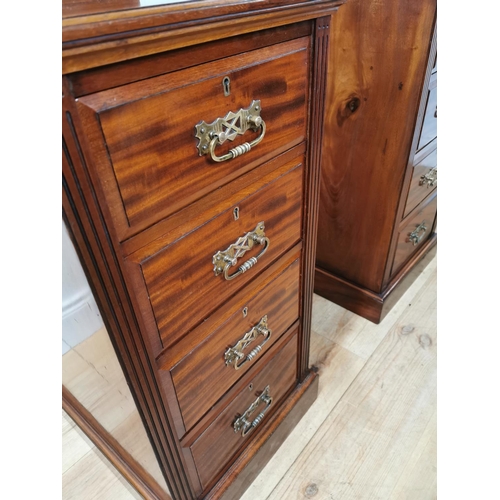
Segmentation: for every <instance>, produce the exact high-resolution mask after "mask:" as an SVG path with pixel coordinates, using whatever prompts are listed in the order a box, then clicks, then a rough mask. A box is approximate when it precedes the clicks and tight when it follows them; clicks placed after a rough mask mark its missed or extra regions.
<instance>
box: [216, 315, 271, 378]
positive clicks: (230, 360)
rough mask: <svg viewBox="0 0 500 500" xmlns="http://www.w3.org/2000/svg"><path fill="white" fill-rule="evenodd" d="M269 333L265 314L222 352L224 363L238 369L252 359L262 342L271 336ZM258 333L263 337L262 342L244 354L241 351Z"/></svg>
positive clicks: (259, 350) (262, 344) (257, 352)
mask: <svg viewBox="0 0 500 500" xmlns="http://www.w3.org/2000/svg"><path fill="white" fill-rule="evenodd" d="M271 333H272V332H271V330H269V329H268V328H267V315H266V316H263V317H262V318H261V320H260V321H259V322H258V323H257V324H256V325H255V326H254V327H252V329H251V330H250V331H248V332H247V333H245V335H244V336H243V338H242V339H241V340H238V342H237V343H236V344H235V345H234V346H233V347H231V348H230V349H228V350H227V351H226V352H225V353H224V359H225V361H226V365H227V366H230V365H232V366H233V367H234V369H235V370H239V369H240V368H241V367H242V366H243V365H244V364H245V363H249V362H250V361H252V360H253V359H254V358H255V357H256V356H257V355H258V354H259V353H260V352H261V351H262V348H263V346H264V344H265V343H266V342H267V341H268V340H269V339H270V338H271ZM260 335H262V336H263V337H264V340H263V341H262V343H261V344H259V345H258V346H257V347H255V348H254V349H252V350H251V351H250V352H249V353H248V354H247V355H245V354H244V353H243V351H244V350H245V349H246V348H247V347H248V346H249V345H250V344H251V343H252V342H253V341H254V340H255V339H256V338H257V337H259V336H260Z"/></svg>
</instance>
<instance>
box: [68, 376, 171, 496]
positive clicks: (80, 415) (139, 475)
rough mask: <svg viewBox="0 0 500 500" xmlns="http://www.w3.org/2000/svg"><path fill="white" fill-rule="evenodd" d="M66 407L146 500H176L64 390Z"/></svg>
mask: <svg viewBox="0 0 500 500" xmlns="http://www.w3.org/2000/svg"><path fill="white" fill-rule="evenodd" d="M62 403H63V404H62V407H63V410H64V411H65V412H66V413H67V414H68V415H69V416H70V417H71V418H72V419H73V421H74V422H75V423H76V425H78V427H80V429H81V430H82V431H83V432H84V433H85V434H86V435H87V436H88V438H89V439H90V440H91V441H92V442H93V443H94V444H95V446H96V447H97V448H98V449H99V450H100V451H101V453H102V454H103V455H104V456H105V457H106V458H107V459H108V460H109V461H110V462H111V463H112V464H113V466H114V467H115V468H116V469H117V470H118V471H119V472H120V474H121V475H122V476H123V477H124V478H125V479H126V480H127V481H128V482H129V483H130V484H131V485H132V486H133V487H134V488H135V489H136V490H137V491H138V492H139V493H140V494H141V496H142V497H143V498H144V499H145V500H172V499H171V498H170V495H168V494H167V493H165V492H164V491H163V490H162V488H160V486H159V485H158V483H157V482H156V481H155V480H154V478H153V477H152V476H151V475H150V474H149V473H148V472H147V471H146V470H144V468H143V467H142V466H141V465H140V464H139V463H138V462H137V461H136V460H135V459H134V458H133V457H132V456H131V455H130V454H129V453H128V452H127V450H125V449H124V448H123V446H121V445H120V443H119V442H118V441H117V440H116V439H115V438H114V437H113V436H112V435H111V434H110V433H109V432H108V431H107V430H106V429H105V428H104V427H103V426H102V425H101V424H100V423H99V422H98V421H97V420H96V419H95V418H94V417H93V416H92V414H91V413H90V412H89V411H88V410H87V409H86V408H85V407H84V406H83V405H82V404H81V403H80V402H79V401H78V400H77V399H76V398H75V397H74V396H73V394H71V392H70V391H68V389H66V388H65V387H64V386H63V388H62Z"/></svg>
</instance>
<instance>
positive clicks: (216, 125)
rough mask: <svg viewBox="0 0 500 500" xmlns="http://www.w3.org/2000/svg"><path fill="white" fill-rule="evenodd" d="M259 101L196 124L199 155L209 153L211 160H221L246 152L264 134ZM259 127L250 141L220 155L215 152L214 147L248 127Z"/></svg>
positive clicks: (260, 139) (243, 131)
mask: <svg viewBox="0 0 500 500" xmlns="http://www.w3.org/2000/svg"><path fill="white" fill-rule="evenodd" d="M260 110H261V108H260V101H252V104H250V106H249V107H248V108H241V109H240V110H239V111H238V112H237V113H233V112H232V111H230V112H229V113H228V114H227V115H226V116H225V117H224V118H217V119H216V120H215V121H214V122H212V123H206V122H205V121H201V122H200V123H198V125H196V127H195V128H196V138H197V139H199V142H198V146H197V148H198V153H199V155H200V156H203V155H206V154H208V153H210V156H211V157H212V160H214V161H216V162H219V163H220V162H222V161H227V160H232V159H233V158H236V157H237V156H240V155H242V154H244V153H248V152H249V151H250V150H251V149H252V148H253V147H255V146H257V144H259V142H261V141H262V139H264V135H265V134H266V123H265V122H264V120H263V119H262V118H261V116H260ZM259 128H260V130H261V132H260V135H259V137H257V138H256V139H254V140H253V141H252V142H244V143H243V144H240V145H239V146H236V147H235V148H233V149H230V150H229V152H228V153H226V154H225V155H222V156H217V155H216V154H215V148H216V146H218V145H219V144H223V143H224V142H226V140H230V141H233V140H234V139H235V137H236V136H237V135H243V134H244V133H245V132H246V131H247V130H248V129H251V130H253V131H257V130H258V129H259Z"/></svg>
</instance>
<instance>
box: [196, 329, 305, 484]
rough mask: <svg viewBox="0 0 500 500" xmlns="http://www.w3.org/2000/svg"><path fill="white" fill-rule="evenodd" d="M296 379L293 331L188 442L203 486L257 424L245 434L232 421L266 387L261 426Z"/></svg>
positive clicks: (220, 470) (218, 470) (253, 415)
mask: <svg viewBox="0 0 500 500" xmlns="http://www.w3.org/2000/svg"><path fill="white" fill-rule="evenodd" d="M296 380H297V333H295V334H294V335H293V337H292V338H291V339H290V341H289V342H288V343H287V344H286V345H285V346H283V347H281V349H279V350H278V352H277V354H276V355H275V356H274V357H273V358H272V359H271V360H269V361H268V362H267V363H266V365H265V367H264V368H263V369H262V371H260V373H258V374H257V375H255V376H254V377H252V378H249V379H247V380H246V382H245V385H244V386H243V387H242V389H241V391H240V392H239V393H238V395H237V396H236V397H235V398H234V399H233V400H232V401H231V403H230V404H229V405H228V406H227V408H226V409H225V410H223V411H222V413H221V414H220V415H219V416H218V417H217V418H216V419H215V420H214V422H213V423H212V424H211V425H210V426H209V427H208V428H207V429H206V430H205V431H204V432H203V433H202V434H201V436H200V437H199V438H198V439H197V440H196V441H195V442H194V443H193V444H192V446H191V452H192V454H193V458H194V461H195V464H196V468H197V469H198V474H199V477H200V480H201V483H202V486H203V488H206V487H207V486H208V485H209V483H210V482H211V481H212V480H213V479H215V477H216V476H217V475H218V474H220V473H221V472H222V469H223V467H224V465H226V464H227V463H228V462H229V461H230V460H231V458H232V457H233V456H234V455H235V454H236V453H237V452H238V451H239V450H240V449H241V448H242V447H243V446H244V445H245V444H246V443H247V442H248V441H249V439H250V438H251V436H252V435H253V434H254V433H255V432H257V431H258V426H257V427H256V428H255V429H254V430H251V431H250V432H249V433H248V434H247V435H246V436H245V437H243V436H242V434H241V431H240V432H235V431H234V428H233V424H234V422H235V420H236V419H237V418H239V417H240V416H242V415H243V414H244V413H245V411H246V410H247V409H248V407H249V406H250V405H252V403H254V402H255V401H256V399H257V398H258V396H259V395H260V394H261V393H262V391H263V390H264V389H265V388H266V387H267V386H269V393H270V396H271V397H272V398H273V402H272V405H271V406H270V408H269V410H268V411H267V412H266V414H265V416H264V419H263V421H262V422H261V423H260V424H259V425H262V424H263V423H265V422H266V420H267V418H269V415H270V414H272V412H273V411H274V410H275V409H276V408H277V407H278V406H279V403H280V400H281V399H282V398H283V396H285V394H286V393H287V392H288V390H289V389H291V388H292V387H293V385H294V384H295V382H296ZM264 407H265V404H263V403H260V404H259V407H258V409H256V410H255V411H254V412H253V413H252V415H251V416H250V417H249V419H248V420H249V421H253V419H255V418H256V417H257V416H258V415H259V413H260V412H261V411H262V409H263V408H264Z"/></svg>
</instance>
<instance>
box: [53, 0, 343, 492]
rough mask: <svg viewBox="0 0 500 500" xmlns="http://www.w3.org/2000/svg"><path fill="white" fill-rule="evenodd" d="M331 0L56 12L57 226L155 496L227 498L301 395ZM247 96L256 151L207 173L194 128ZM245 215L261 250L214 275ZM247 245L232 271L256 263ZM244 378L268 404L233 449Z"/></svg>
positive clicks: (301, 407)
mask: <svg viewBox="0 0 500 500" xmlns="http://www.w3.org/2000/svg"><path fill="white" fill-rule="evenodd" d="M342 3H343V1H342V0H310V1H305V0H296V1H293V0H292V1H284V0H258V1H257V0H249V1H245V2H243V1H241V0H238V1H235V0H229V1H224V2H223V1H221V0H204V1H191V2H179V3H176V4H171V5H159V6H157V7H150V8H140V7H139V6H138V4H137V2H135V3H134V2H130V1H127V0H122V1H119V0H112V1H111V2H85V4H82V3H81V2H76V1H71V0H65V1H64V4H63V12H64V19H63V75H64V76H63V113H62V114H63V117H62V118H63V218H64V221H65V222H66V225H67V226H68V231H69V233H70V236H71V238H72V241H73V243H74V245H75V248H76V250H77V253H78V255H79V257H80V260H81V262H82V266H83V268H84V271H85V273H86V276H87V278H88V281H89V283H90V285H91V288H92V291H93V293H94V296H95V298H96V301H97V303H98V306H99V309H100V311H101V314H102V316H103V319H104V322H105V325H106V328H107V330H108V333H109V335H110V339H111V341H112V343H113V346H114V349H115V351H116V354H117V357H118V359H119V361H120V364H121V367H122V369H123V372H124V374H125V377H126V379H127V382H128V384H129V387H130V390H131V392H132V394H133V397H134V400H135V403H136V405H137V408H138V411H139V414H140V416H141V418H142V421H143V423H144V426H145V428H146V432H147V434H148V437H149V439H150V441H151V445H152V447H153V450H154V451H155V454H156V456H157V458H158V462H159V466H160V469H161V470H162V472H163V474H164V476H165V479H166V482H167V484H168V487H169V490H170V492H171V495H172V498H173V499H174V500H181V499H182V500H195V499H201V498H221V497H223V496H224V498H228V499H229V498H239V496H240V495H241V493H242V492H243V491H244V489H245V488H246V487H247V486H248V485H249V483H250V481H251V480H252V479H253V478H255V476H256V475H257V474H258V472H259V470H261V468H262V467H263V465H264V464H265V463H266V462H267V461H268V460H269V458H270V457H271V456H272V454H273V453H274V451H275V450H276V449H277V448H278V447H279V446H280V444H281V443H282V441H283V439H284V438H285V437H286V436H287V435H288V433H289V432H290V431H291V430H292V429H293V426H294V425H295V424H296V423H297V421H298V419H300V417H301V416H302V415H304V414H305V412H306V411H307V409H308V408H309V406H310V405H311V404H312V402H313V401H314V399H315V397H316V395H317V377H316V373H315V372H314V371H313V370H312V369H311V368H310V367H309V342H310V322H311V312H312V298H313V284H314V263H315V246H316V231H317V218H318V200H319V183H320V162H321V146H322V137H323V121H324V100H325V88H326V74H327V73H326V71H327V70H326V65H327V61H328V50H329V35H330V19H331V17H330V15H331V14H333V13H334V12H335V11H336V10H337V8H338V7H339V6H340V5H341V4H342ZM225 76H230V78H231V92H230V93H229V94H227V93H226V92H225V91H224V90H225V87H223V85H222V80H223V78H224V77H225ZM254 99H255V100H257V99H261V102H262V113H261V116H262V118H263V119H264V120H265V121H266V125H267V130H266V136H265V137H264V139H263V141H262V143H260V144H258V145H256V146H255V148H252V149H251V150H249V151H246V152H245V153H244V155H242V156H241V157H237V156H235V157H233V158H232V159H230V160H229V161H227V162H225V163H224V162H223V163H216V162H215V161H211V160H210V161H209V160H207V157H206V156H200V155H199V154H198V151H197V148H196V142H197V139H196V138H195V129H194V127H195V125H196V124H197V123H198V122H199V121H201V120H205V121H206V122H207V123H209V122H210V121H212V120H215V119H216V118H218V117H224V116H225V115H226V114H227V113H228V112H229V111H233V112H237V111H238V110H239V109H240V108H244V107H248V106H249V105H250V103H251V101H252V100H254ZM256 133H258V131H257V132H252V131H247V132H245V137H237V138H236V139H241V141H240V142H235V143H234V144H231V145H229V147H234V146H236V145H237V144H241V143H242V142H243V141H248V140H252V139H253V138H254V137H255V136H256ZM227 147H228V146H227V144H221V145H218V146H217V148H218V152H219V155H220V154H223V152H224V148H227ZM236 209H238V210H236ZM260 222H264V224H265V234H266V237H268V238H269V241H270V245H269V248H268V249H267V250H266V252H265V253H264V254H263V255H262V256H261V257H259V259H258V261H257V262H254V261H251V262H253V265H252V266H250V267H248V268H247V269H246V270H245V273H244V274H243V273H242V274H241V275H240V276H238V277H237V278H235V279H234V280H229V281H226V280H225V279H224V277H223V276H221V275H219V276H216V275H215V274H214V263H213V256H214V255H215V254H216V252H217V251H223V250H225V249H226V248H228V247H229V245H231V244H233V243H235V242H237V241H238V245H240V246H241V245H243V246H242V248H245V245H246V243H244V241H245V240H244V239H242V238H241V237H242V236H244V235H245V234H246V233H248V232H249V231H253V230H254V229H255V228H256V226H257V224H258V223H260ZM242 240H243V242H242ZM247 241H248V240H247ZM254 241H258V243H259V244H255V245H254V247H253V248H250V249H248V248H247V249H246V251H248V254H247V255H245V256H244V257H243V256H239V257H235V259H236V261H237V264H238V265H240V264H241V263H243V262H244V261H246V260H247V259H249V258H253V257H256V256H257V255H259V252H260V250H261V248H260V247H261V245H260V243H262V240H254ZM240 259H241V260H240ZM236 261H235V262H236ZM235 262H233V263H232V265H233V266H236V263H235ZM236 269H237V267H234V270H236ZM242 311H244V313H243V312H242ZM264 314H267V315H268V320H269V328H270V329H271V330H273V338H272V341H269V343H268V344H266V345H265V346H264V348H263V349H262V351H261V352H260V353H259V355H258V356H257V357H255V358H254V359H253V360H252V361H251V362H250V363H249V365H248V366H245V367H244V368H242V369H241V370H238V371H232V372H231V371H229V372H228V370H234V368H232V367H227V366H225V364H224V352H225V350H227V349H228V348H229V347H231V346H232V345H234V343H235V342H236V341H237V340H238V339H239V338H241V335H243V334H244V333H245V332H247V331H248V329H249V328H251V326H252V325H253V324H255V323H256V322H257V321H258V320H259V319H260V318H261V317H262V315H264ZM256 342H257V340H256ZM253 347H254V345H251V346H250V347H248V349H252V348H253ZM245 349H247V348H245ZM225 373H230V375H228V376H225ZM200 381H202V382H203V383H200ZM250 384H256V385H259V386H260V385H263V384H269V385H270V386H271V389H272V395H273V397H274V396H275V397H276V399H275V401H274V402H273V405H272V408H271V409H270V410H269V412H266V415H265V416H264V418H263V419H262V420H260V422H259V425H258V426H257V428H256V429H255V430H254V431H252V432H251V433H250V434H249V435H248V436H247V437H245V438H244V439H240V438H239V437H238V435H236V434H235V433H234V430H233V429H232V428H231V425H232V422H233V421H234V419H235V418H237V417H236V415H235V412H236V414H237V413H240V412H242V411H244V410H245V408H244V407H245V405H247V406H248V405H249V404H250V403H251V402H252V401H250V400H249V398H250V396H251V397H252V398H254V399H255V394H256V393H255V391H259V390H260V389H259V388H258V387H255V388H253V385H252V391H249V390H248V386H249V385H250ZM273 391H274V392H273ZM253 418H255V417H253ZM237 438H238V439H237ZM214 449H220V450H221V454H220V456H219V457H218V460H213V459H212V458H211V457H212V455H213V453H212V451H213V450H214ZM152 494H153V493H152Z"/></svg>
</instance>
